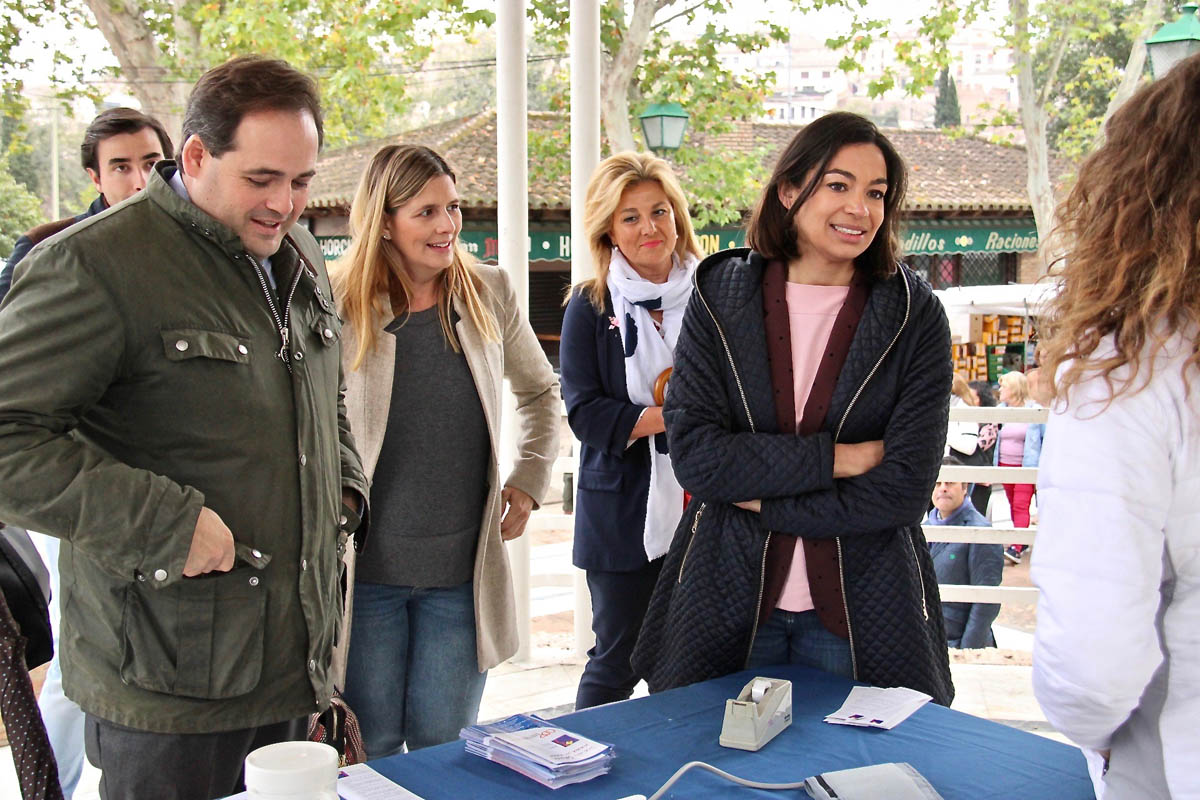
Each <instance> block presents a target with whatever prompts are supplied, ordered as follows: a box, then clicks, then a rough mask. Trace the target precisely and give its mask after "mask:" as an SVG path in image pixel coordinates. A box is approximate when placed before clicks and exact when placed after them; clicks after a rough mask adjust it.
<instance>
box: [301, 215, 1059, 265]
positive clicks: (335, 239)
mask: <svg viewBox="0 0 1200 800" xmlns="http://www.w3.org/2000/svg"><path fill="white" fill-rule="evenodd" d="M696 236H697V238H698V239H699V240H700V248H701V249H702V250H703V251H704V252H706V253H715V252H717V251H718V250H727V249H729V248H731V247H745V244H746V234H745V232H744V231H743V230H741V229H710V230H703V231H697V232H696ZM901 236H902V243H903V249H904V252H905V253H906V254H911V255H934V254H945V253H1032V252H1035V251H1036V250H1037V248H1038V235H1037V228H1035V227H1034V226H1033V224H1032V222H1031V221H1028V220H1020V221H1018V222H1017V224H1015V225H1014V224H1013V223H1011V222H1007V221H1005V222H1002V223H997V224H991V225H989V224H987V223H984V224H978V225H976V226H975V227H965V226H961V227H960V226H956V225H953V224H941V225H918V224H913V225H905V226H903V228H902V230H901ZM497 237H498V234H497V233H496V231H477V230H468V231H463V232H462V233H460V234H459V240H460V241H461V242H462V244H463V247H464V248H465V249H466V250H467V252H469V253H470V254H471V255H473V256H475V258H477V259H479V260H480V261H495V260H496V257H497V256H498V255H499V253H500V240H499V239H498V238H497ZM317 242H318V243H319V244H320V245H321V251H322V252H323V253H324V254H325V260H326V261H332V260H334V259H336V258H338V257H340V256H341V255H342V254H343V253H344V252H345V251H346V248H347V247H348V246H349V244H350V237H348V236H318V237H317ZM570 259H571V232H570V231H535V232H532V233H530V234H529V260H530V261H570Z"/></svg>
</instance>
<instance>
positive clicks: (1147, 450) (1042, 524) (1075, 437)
mask: <svg viewBox="0 0 1200 800" xmlns="http://www.w3.org/2000/svg"><path fill="white" fill-rule="evenodd" d="M1194 341H1195V338H1194V337H1184V336H1180V335H1178V334H1176V335H1175V336H1173V337H1172V338H1171V339H1169V340H1168V342H1167V345H1166V346H1165V347H1164V348H1163V349H1162V350H1160V351H1159V352H1158V353H1157V355H1155V356H1153V362H1154V363H1153V373H1152V374H1153V378H1152V379H1151V381H1150V383H1149V385H1147V386H1146V388H1144V389H1142V390H1141V391H1138V392H1136V393H1132V394H1131V393H1125V394H1122V395H1120V396H1119V397H1117V398H1116V399H1115V400H1113V401H1112V403H1111V404H1109V405H1107V406H1106V405H1105V402H1106V401H1107V399H1108V396H1109V390H1108V387H1107V385H1106V383H1105V381H1104V380H1103V379H1102V378H1091V379H1089V380H1087V381H1086V382H1084V383H1082V384H1079V385H1076V386H1074V387H1072V388H1071V390H1070V393H1069V396H1068V400H1069V404H1068V406H1067V407H1066V408H1064V407H1063V405H1062V403H1061V402H1059V403H1056V404H1055V408H1054V409H1053V410H1052V413H1051V415H1050V420H1049V423H1048V425H1047V428H1046V435H1045V443H1044V446H1043V449H1042V456H1041V464H1040V469H1039V475H1038V502H1039V506H1040V520H1039V526H1038V527H1039V533H1038V539H1037V547H1036V549H1035V550H1034V552H1033V570H1032V574H1033V581H1034V583H1035V584H1037V586H1038V588H1039V589H1041V599H1040V601H1039V606H1038V624H1037V634H1036V637H1035V643H1034V666H1033V688H1034V693H1035V694H1036V696H1037V699H1038V702H1039V703H1040V704H1041V706H1042V709H1043V711H1045V714H1046V719H1047V720H1049V721H1050V723H1051V724H1053V725H1054V726H1055V727H1056V728H1057V729H1058V730H1059V731H1061V732H1062V733H1063V734H1065V735H1066V736H1068V737H1069V738H1070V739H1071V740H1073V741H1074V742H1076V743H1077V744H1079V745H1080V747H1082V748H1083V750H1084V752H1085V754H1087V755H1089V766H1091V767H1093V772H1092V778H1093V781H1094V782H1095V784H1096V795H1097V797H1098V798H1100V800H1126V798H1138V800H1149V799H1150V798H1174V800H1185V799H1188V800H1198V799H1200V386H1198V385H1197V381H1196V377H1197V375H1196V373H1195V371H1194V370H1190V371H1189V372H1188V373H1187V374H1186V375H1185V374H1184V372H1183V364H1184V362H1185V360H1186V358H1187V356H1188V355H1189V354H1190V353H1191V349H1192V347H1193V344H1194ZM1101 349H1107V350H1108V351H1109V352H1111V351H1112V345H1111V340H1106V341H1105V342H1104V343H1102V344H1101ZM1149 361H1150V359H1149V358H1146V357H1143V359H1142V364H1141V367H1140V374H1139V380H1142V379H1143V378H1144V376H1146V375H1148V374H1151V373H1150V372H1149V367H1150V363H1149ZM1125 374H1127V372H1125V373H1123V372H1122V371H1117V372H1116V373H1115V374H1114V377H1116V378H1117V379H1118V380H1120V379H1121V378H1123V377H1124V376H1125ZM1189 383H1190V384H1192V386H1191V393H1190V394H1189V393H1188V391H1187V386H1188V384H1189ZM1107 749H1111V751H1112V755H1111V761H1110V763H1109V768H1108V773H1107V775H1101V774H1100V773H1101V770H1100V769H1099V768H1096V767H1098V766H1099V765H1101V761H1100V759H1099V758H1098V757H1097V756H1096V753H1095V751H1098V750H1107Z"/></svg>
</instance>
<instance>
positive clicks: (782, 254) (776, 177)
mask: <svg viewBox="0 0 1200 800" xmlns="http://www.w3.org/2000/svg"><path fill="white" fill-rule="evenodd" d="M850 144H873V145H875V146H876V147H878V148H879V150H880V152H882V153H883V161H884V163H885V164H886V165H887V182H888V183H887V192H886V193H885V194H884V197H883V211H884V214H883V224H882V225H880V227H879V231H878V232H877V233H876V234H875V238H874V239H873V240H871V244H870V245H869V246H868V247H867V249H866V251H865V252H863V254H862V255H861V256H859V257H858V258H857V259H856V260H855V266H856V267H858V268H860V269H865V270H866V271H867V273H868V274H870V275H872V276H875V277H880V278H886V277H888V276H889V275H892V274H893V273H895V271H896V264H897V262H898V261H899V259H900V213H899V212H900V204H901V203H903V202H904V194H905V191H906V190H907V188H908V175H907V170H906V168H905V166H904V159H902V158H901V157H900V154H899V153H898V152H896V148H895V147H894V146H893V145H892V143H891V142H890V141H888V138H887V137H886V136H884V135H883V134H882V133H880V131H879V129H878V128H877V127H875V123H873V122H871V121H870V120H869V119H867V118H866V117H861V116H859V115H858V114H851V113H849V112H847V111H836V112H834V113H832V114H826V115H825V116H823V117H820V118H818V119H816V120H815V121H813V122H810V123H809V124H808V125H805V126H804V127H803V128H802V129H801V130H800V132H799V133H797V134H796V135H795V136H793V137H792V141H791V142H790V143H789V144H788V146H787V148H786V149H785V150H784V151H783V155H781V156H780V157H779V161H778V162H777V163H776V164H775V171H774V173H772V175H771V180H770V181H768V182H767V185H766V186H765V187H764V188H763V191H762V195H761V196H760V197H759V199H758V205H757V206H756V207H755V209H754V213H753V214H752V215H751V216H750V221H749V223H747V226H746V242H747V243H748V244H749V245H750V247H752V248H754V249H755V250H756V251H758V252H759V253H761V254H762V255H763V256H765V257H766V258H768V259H782V260H784V261H790V260H792V259H795V258H799V257H800V250H799V247H798V245H797V242H796V230H795V219H796V212H797V211H799V210H800V206H802V205H803V204H804V201H805V200H807V199H808V198H809V197H811V196H812V193H813V192H814V191H816V188H817V186H818V185H820V182H821V179H822V178H823V177H824V175H825V170H826V169H827V168H828V167H829V162H830V161H832V160H833V157H834V156H835V155H837V152H838V151H839V150H841V149H842V148H843V147H845V146H846V145H850ZM785 183H786V184H788V185H790V186H795V187H796V188H798V189H799V190H800V194H799V195H798V196H797V197H796V200H795V202H793V203H792V207H791V208H784V205H783V203H782V202H780V200H779V188H780V186H781V185H783V184H785Z"/></svg>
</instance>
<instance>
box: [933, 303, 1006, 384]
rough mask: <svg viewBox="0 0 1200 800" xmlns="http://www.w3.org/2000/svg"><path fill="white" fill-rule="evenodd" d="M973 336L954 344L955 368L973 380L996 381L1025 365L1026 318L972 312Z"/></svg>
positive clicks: (952, 350)
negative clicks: (1006, 373) (963, 341)
mask: <svg viewBox="0 0 1200 800" xmlns="http://www.w3.org/2000/svg"><path fill="white" fill-rule="evenodd" d="M968 330H969V334H968V335H969V340H968V341H967V342H965V343H962V344H953V345H951V346H950V355H951V358H952V359H953V361H954V370H955V371H956V372H961V373H962V374H963V375H965V376H966V378H967V380H969V381H995V380H996V379H997V378H999V377H1000V376H1001V375H1003V374H1004V373H1005V372H1009V371H1012V370H1023V369H1024V367H1025V355H1024V354H1025V320H1024V318H1023V317H1020V316H1012V315H1006V314H972V315H971V324H970V327H969V329H968Z"/></svg>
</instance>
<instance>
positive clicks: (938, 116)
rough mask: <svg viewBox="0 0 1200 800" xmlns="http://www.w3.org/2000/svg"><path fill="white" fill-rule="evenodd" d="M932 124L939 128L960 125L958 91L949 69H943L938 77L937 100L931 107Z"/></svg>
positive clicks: (960, 112)
mask: <svg viewBox="0 0 1200 800" xmlns="http://www.w3.org/2000/svg"><path fill="white" fill-rule="evenodd" d="M933 124H934V125H936V126H938V127H939V128H957V127H959V126H960V125H962V111H961V110H959V107H958V89H957V88H956V87H955V85H954V78H953V77H952V76H951V75H950V69H949V68H948V67H947V68H943V69H942V72H941V74H940V75H938V82H937V100H936V101H935V102H934V106H933Z"/></svg>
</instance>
